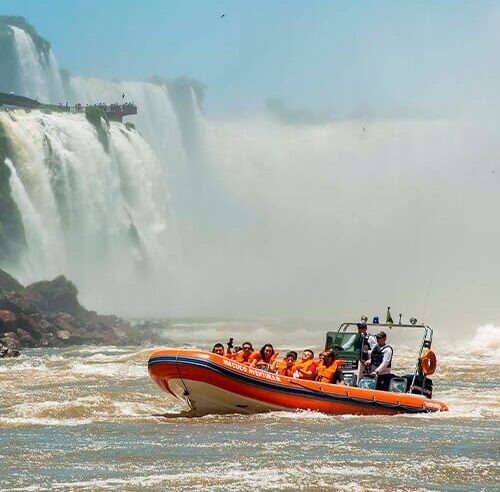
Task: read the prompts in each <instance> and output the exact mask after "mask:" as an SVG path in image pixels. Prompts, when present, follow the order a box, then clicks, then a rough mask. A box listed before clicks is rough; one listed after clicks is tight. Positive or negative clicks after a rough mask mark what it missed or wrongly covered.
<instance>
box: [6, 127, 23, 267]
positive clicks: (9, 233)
mask: <svg viewBox="0 0 500 492" xmlns="http://www.w3.org/2000/svg"><path fill="white" fill-rule="evenodd" d="M11 154H12V153H11V149H10V145H9V139H8V137H7V134H6V132H5V128H4V127H3V125H2V124H1V123H0V262H4V261H5V260H7V259H14V258H15V256H16V255H17V254H18V253H19V250H20V248H21V247H22V246H24V245H25V244H26V240H25V236H24V227H23V224H22V221H21V214H20V213H19V210H18V208H17V206H16V204H15V202H14V200H13V199H12V195H11V189H10V183H9V178H10V169H9V168H8V167H7V165H6V164H5V159H6V158H7V157H9V156H10V155H11Z"/></svg>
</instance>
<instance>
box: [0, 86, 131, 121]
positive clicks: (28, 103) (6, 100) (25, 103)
mask: <svg viewBox="0 0 500 492" xmlns="http://www.w3.org/2000/svg"><path fill="white" fill-rule="evenodd" d="M88 107H96V108H99V109H101V110H102V111H103V112H104V113H105V114H106V117H107V118H108V120H109V121H117V122H119V123H122V122H123V117H124V116H133V115H136V114H137V106H136V105H135V104H134V103H132V102H123V103H118V102H116V103H112V104H105V103H99V104H80V103H76V104H74V105H70V104H69V103H66V104H63V103H59V104H58V105H56V104H43V103H40V102H39V101H37V100H35V99H30V98H28V97H24V96H18V95H17V94H7V93H4V92H0V109H17V108H22V109H39V110H47V111H55V112H61V113H73V114H78V113H85V108H88Z"/></svg>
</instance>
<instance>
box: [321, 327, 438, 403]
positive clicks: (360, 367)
mask: <svg viewBox="0 0 500 492" xmlns="http://www.w3.org/2000/svg"><path fill="white" fill-rule="evenodd" d="M367 327H372V329H374V330H377V331H378V330H380V329H381V328H382V327H387V328H390V329H394V328H410V329H421V330H423V339H422V341H421V345H420V350H419V359H418V360H417V363H416V366H415V370H414V372H413V373H412V374H405V375H402V376H395V375H393V378H392V379H391V382H390V384H389V391H390V392H393V393H412V394H419V395H423V396H425V397H427V398H432V379H430V378H429V377H427V376H428V375H430V374H432V372H433V371H432V372H430V374H427V375H426V374H425V373H424V371H423V368H422V363H421V356H422V354H423V353H424V351H425V350H428V351H430V347H431V344H432V329H431V328H430V327H429V326H427V325H417V324H416V323H411V324H395V323H391V324H389V323H367ZM357 328H358V323H355V322H351V323H343V324H342V325H341V326H340V327H339V328H338V330H337V331H329V332H327V334H326V342H325V349H326V350H330V349H333V350H334V352H335V355H336V358H337V360H339V361H342V363H343V364H342V366H341V367H342V372H343V373H344V382H345V384H346V385H347V386H353V387H358V388H364V389H375V388H376V385H377V379H376V378H373V377H369V376H367V375H366V374H365V366H364V364H363V363H362V362H361V361H362V360H363V357H364V358H365V359H366V357H367V355H366V352H365V354H363V337H362V336H361V335H360V334H359V333H358V331H357Z"/></svg>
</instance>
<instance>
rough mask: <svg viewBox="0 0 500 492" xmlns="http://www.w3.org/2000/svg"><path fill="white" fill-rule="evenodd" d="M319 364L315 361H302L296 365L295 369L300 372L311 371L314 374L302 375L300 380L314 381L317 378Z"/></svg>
mask: <svg viewBox="0 0 500 492" xmlns="http://www.w3.org/2000/svg"><path fill="white" fill-rule="evenodd" d="M317 365H318V364H317V362H316V361H314V360H311V359H310V360H306V361H304V362H303V361H300V362H296V363H295V369H297V370H298V371H310V372H312V374H303V373H300V376H299V377H300V378H301V379H314V376H316V366H317Z"/></svg>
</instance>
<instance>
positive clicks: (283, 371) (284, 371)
mask: <svg viewBox="0 0 500 492" xmlns="http://www.w3.org/2000/svg"><path fill="white" fill-rule="evenodd" d="M296 362H297V352H295V351H294V350H291V351H290V352H287V354H286V355H285V358H284V360H282V361H280V362H277V361H274V363H273V364H272V365H271V370H272V371H273V372H276V373H277V374H279V375H280V376H288V377H289V378H292V377H293V374H294V372H295V363H296Z"/></svg>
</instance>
